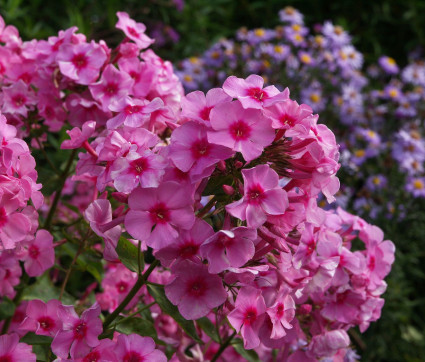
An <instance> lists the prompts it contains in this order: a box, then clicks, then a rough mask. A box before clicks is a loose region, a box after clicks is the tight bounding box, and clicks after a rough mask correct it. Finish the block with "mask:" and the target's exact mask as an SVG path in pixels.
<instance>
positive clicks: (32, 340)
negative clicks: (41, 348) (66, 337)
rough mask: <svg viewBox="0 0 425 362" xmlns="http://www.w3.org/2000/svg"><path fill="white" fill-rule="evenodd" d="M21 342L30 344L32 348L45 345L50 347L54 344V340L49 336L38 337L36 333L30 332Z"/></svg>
mask: <svg viewBox="0 0 425 362" xmlns="http://www.w3.org/2000/svg"><path fill="white" fill-rule="evenodd" d="M20 342H24V343H27V344H30V345H31V346H34V345H44V344H47V345H50V344H51V343H52V338H51V337H48V336H38V335H37V334H35V333H34V332H29V333H27V334H26V335H25V336H24V337H22V338H21V340H20Z"/></svg>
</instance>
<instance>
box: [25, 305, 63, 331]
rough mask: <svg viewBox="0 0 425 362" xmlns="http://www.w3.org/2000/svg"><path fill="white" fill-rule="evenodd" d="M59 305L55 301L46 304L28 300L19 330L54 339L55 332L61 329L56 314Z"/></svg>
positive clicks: (60, 323) (60, 322)
mask: <svg viewBox="0 0 425 362" xmlns="http://www.w3.org/2000/svg"><path fill="white" fill-rule="evenodd" d="M60 305H61V303H60V302H59V301H58V300H56V299H52V300H49V301H48V302H47V303H44V302H42V301H41V300H39V299H33V300H30V301H29V302H28V305H27V309H26V318H25V319H24V320H23V322H22V323H21V325H20V326H19V328H20V329H22V330H25V331H30V332H34V333H35V334H38V335H42V336H49V337H54V336H55V334H56V332H58V331H59V330H60V329H62V321H61V320H60V319H59V317H58V314H57V313H58V308H59V306H60Z"/></svg>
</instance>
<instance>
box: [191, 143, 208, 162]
mask: <svg viewBox="0 0 425 362" xmlns="http://www.w3.org/2000/svg"><path fill="white" fill-rule="evenodd" d="M190 150H191V151H192V156H193V157H194V158H195V159H196V160H197V159H199V158H202V157H206V156H208V154H209V153H210V152H209V151H210V145H209V143H208V141H207V140H206V139H202V140H198V141H196V142H194V143H193V144H192V147H191V148H190Z"/></svg>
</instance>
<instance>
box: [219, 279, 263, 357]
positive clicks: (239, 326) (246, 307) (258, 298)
mask: <svg viewBox="0 0 425 362" xmlns="http://www.w3.org/2000/svg"><path fill="white" fill-rule="evenodd" d="M265 312H266V303H265V302H264V298H263V296H262V295H261V290H258V289H255V288H253V287H242V288H241V289H240V290H239V293H238V297H237V298H236V303H235V309H234V310H232V311H231V312H230V313H229V315H228V317H227V318H228V320H229V322H230V324H231V325H232V326H233V328H235V329H236V331H238V332H241V335H242V337H243V342H244V347H245V349H252V348H256V347H258V346H259V345H260V338H259V336H258V333H259V330H260V328H261V326H262V324H263V322H264V318H265Z"/></svg>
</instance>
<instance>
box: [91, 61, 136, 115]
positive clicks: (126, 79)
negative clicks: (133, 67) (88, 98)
mask: <svg viewBox="0 0 425 362" xmlns="http://www.w3.org/2000/svg"><path fill="white" fill-rule="evenodd" d="M133 83H134V80H133V79H132V78H131V77H130V76H129V75H128V74H127V73H125V72H122V71H120V70H118V69H117V68H115V67H114V66H113V65H112V64H108V65H107V66H106V67H105V70H104V71H103V72H102V77H101V79H100V80H99V81H98V82H97V83H95V84H91V85H90V86H89V89H90V93H91V94H92V96H93V98H94V99H95V100H97V101H98V102H99V103H100V104H101V105H102V107H103V110H104V111H106V110H108V109H109V108H108V107H109V105H111V104H112V103H114V102H117V101H119V100H120V99H121V98H123V97H125V96H126V95H128V94H129V92H130V89H131V87H132V86H133Z"/></svg>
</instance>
